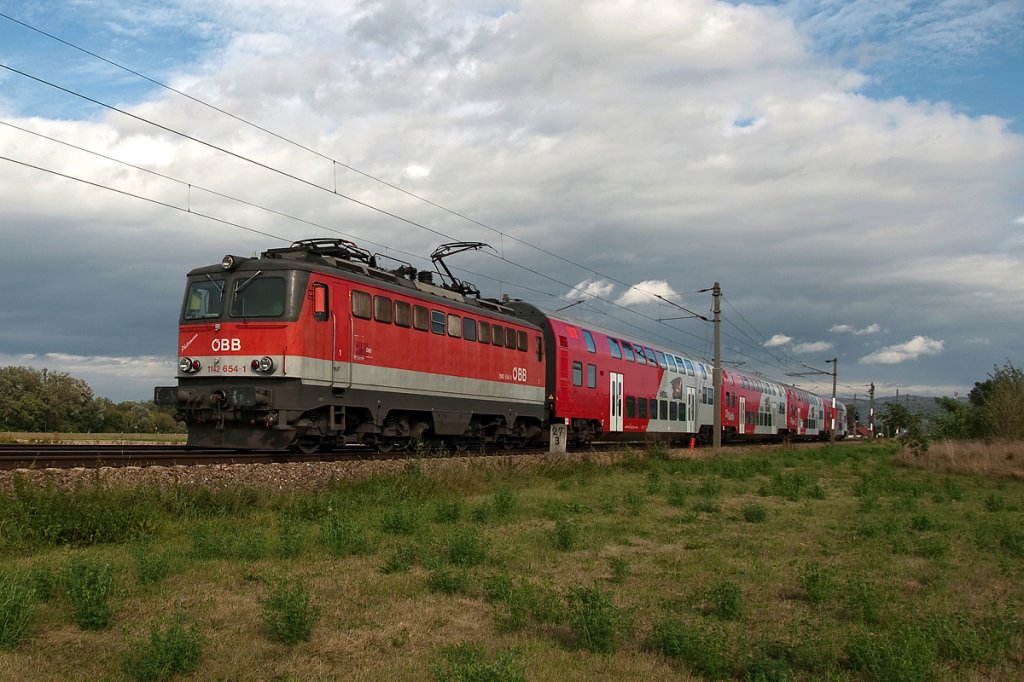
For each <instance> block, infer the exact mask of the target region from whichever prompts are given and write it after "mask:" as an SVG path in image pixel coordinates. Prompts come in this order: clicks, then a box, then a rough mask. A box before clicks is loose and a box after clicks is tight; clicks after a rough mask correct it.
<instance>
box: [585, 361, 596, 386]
mask: <svg viewBox="0 0 1024 682" xmlns="http://www.w3.org/2000/svg"><path fill="white" fill-rule="evenodd" d="M587 388H597V365H591V364H589V363H588V364H587Z"/></svg>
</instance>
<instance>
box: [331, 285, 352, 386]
mask: <svg viewBox="0 0 1024 682" xmlns="http://www.w3.org/2000/svg"><path fill="white" fill-rule="evenodd" d="M331 298H332V299H333V305H332V306H331V326H332V328H333V329H334V333H333V337H332V339H331V348H332V352H333V355H334V357H333V360H332V361H331V365H332V367H333V369H332V385H333V386H334V387H336V388H348V387H349V386H351V385H352V347H353V338H352V301H351V298H350V294H349V289H348V287H346V286H344V285H341V284H338V283H335V284H334V286H332V287H331Z"/></svg>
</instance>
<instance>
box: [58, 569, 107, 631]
mask: <svg viewBox="0 0 1024 682" xmlns="http://www.w3.org/2000/svg"><path fill="white" fill-rule="evenodd" d="M64 589H65V591H66V592H67V595H68V599H69V600H70V602H71V614H72V617H73V618H74V621H75V624H76V625H78V627H80V628H82V629H83V630H103V629H105V628H107V627H108V626H109V625H110V620H111V618H112V616H113V609H112V607H111V605H110V595H111V593H112V592H113V590H114V572H113V570H112V569H111V567H110V565H109V564H102V563H99V562H98V561H89V560H86V559H82V558H79V557H73V558H71V559H69V560H68V563H67V568H66V569H65V573H64Z"/></svg>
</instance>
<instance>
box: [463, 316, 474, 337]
mask: <svg viewBox="0 0 1024 682" xmlns="http://www.w3.org/2000/svg"><path fill="white" fill-rule="evenodd" d="M462 338H464V339H466V341H476V320H474V319H473V318H472V317H464V318H462Z"/></svg>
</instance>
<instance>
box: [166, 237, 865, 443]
mask: <svg viewBox="0 0 1024 682" xmlns="http://www.w3.org/2000/svg"><path fill="white" fill-rule="evenodd" d="M482 246H485V245H483V244H481V243H479V242H459V243H455V244H445V245H442V246H440V247H438V249H436V250H435V251H434V253H433V254H432V255H431V259H432V261H433V262H434V266H435V270H436V272H431V271H420V270H417V269H416V268H414V267H412V266H411V265H409V264H408V263H401V262H396V267H387V266H386V265H384V261H385V260H388V261H392V262H394V259H392V258H385V257H384V256H382V255H380V254H371V253H370V252H368V251H366V250H364V249H362V248H360V247H359V246H357V245H356V244H354V243H352V242H350V241H347V240H342V239H307V240H301V241H298V242H295V243H293V244H291V245H290V246H287V247H282V248H273V249H268V250H266V251H264V252H263V253H261V254H260V255H259V256H258V257H254V258H243V257H239V256H226V257H225V258H224V259H223V260H222V261H221V262H220V263H217V264H213V265H208V266H203V267H199V268H196V269H194V270H192V271H191V272H189V273H188V275H187V280H186V288H185V295H184V300H183V303H182V307H181V311H180V314H179V335H178V343H177V346H178V348H179V349H180V352H181V353H182V355H181V356H179V359H178V375H177V378H178V383H177V386H162V387H157V388H156V391H155V400H156V402H157V403H158V404H161V405H172V406H174V407H175V408H176V410H177V417H178V419H180V420H182V421H184V422H185V423H186V424H187V426H188V432H189V436H188V442H189V444H190V445H194V446H199V447H207V448H212V447H224V448H239V449H275V450H276V449H295V450H300V451H304V452H315V451H319V450H330V449H335V448H342V447H344V446H347V445H354V444H360V445H364V446H370V447H372V448H375V449H378V450H381V451H389V450H395V449H411V448H415V447H420V446H421V445H422V444H433V443H437V444H443V445H444V446H445V447H448V448H450V449H454V450H464V449H467V448H477V449H479V448H491V449H495V448H502V449H506V448H520V447H525V446H528V445H529V446H539V445H542V444H545V443H547V442H548V441H549V439H550V434H551V427H552V425H555V426H558V427H560V428H561V427H563V426H564V427H565V429H566V431H565V433H566V438H567V440H568V442H569V443H570V444H574V445H578V444H585V443H589V442H594V441H605V440H607V441H615V440H620V441H625V440H634V441H635V440H644V441H652V440H655V441H664V442H680V443H688V442H689V440H690V439H691V438H696V439H698V440H700V441H702V442H710V441H711V437H712V429H713V426H712V425H713V423H714V410H716V409H717V410H720V411H721V424H722V432H723V438H725V439H747V440H770V439H782V438H788V439H800V438H815V439H818V438H828V436H829V433H830V430H832V429H835V433H836V436H837V437H839V438H841V437H843V436H845V435H846V418H845V412H846V408H845V406H843V405H841V404H837V405H836V406H835V408H833V407H832V405H831V401H827V400H824V399H822V397H821V396H818V395H815V394H813V393H810V392H808V391H805V390H802V389H799V388H797V387H795V386H792V385H787V384H784V383H781V382H777V381H773V380H771V379H768V378H766V377H762V376H758V375H755V374H753V373H741V372H738V371H733V370H723V371H722V386H721V389H720V391H719V392H718V393H717V394H716V392H715V390H714V389H713V381H712V371H711V363H710V362H708V361H707V360H704V359H702V358H699V357H694V356H692V355H688V354H685V353H682V352H679V351H675V350H672V349H670V348H668V347H665V346H663V345H661V344H654V343H649V342H647V341H646V340H644V339H643V338H641V337H640V336H639V335H638V334H637V333H636V332H635V330H632V331H631V330H628V329H625V330H618V331H614V330H608V329H602V328H600V327H597V326H594V325H591V324H589V323H587V322H585V321H582V320H578V319H574V318H571V317H569V316H567V315H565V314H563V313H557V312H549V311H545V310H542V309H541V308H539V307H537V306H535V305H533V304H531V303H527V302H525V301H519V300H509V299H508V298H507V297H503V298H502V299H493V298H484V297H482V296H481V295H480V292H479V290H478V289H477V288H476V287H475V286H473V285H472V284H470V283H468V282H463V281H460V280H458V279H457V278H455V277H454V276H453V275H452V273H451V271H450V270H449V269H448V267H447V265H446V264H445V262H444V258H445V257H447V256H451V255H453V254H456V253H459V252H461V251H466V250H470V249H476V248H480V247H482ZM435 275H437V276H438V277H439V279H440V281H439V282H435ZM204 347H205V348H210V349H211V352H212V354H213V356H216V357H213V356H211V357H206V358H204V357H202V356H184V353H185V352H186V350H187V349H189V348H193V349H195V348H204ZM371 347H372V348H373V352H372V353H368V352H365V349H366V348H371ZM193 352H194V351H193ZM221 353H231V354H232V355H231V358H230V360H231V362H222V358H221V357H220V356H219V355H218V354H221ZM228 367H231V369H227V368H228Z"/></svg>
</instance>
